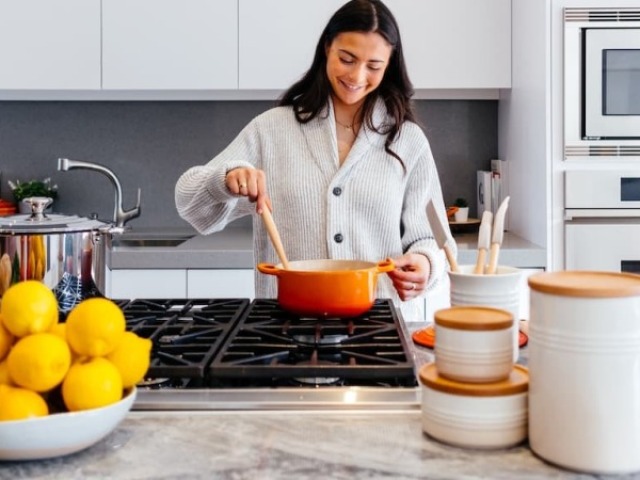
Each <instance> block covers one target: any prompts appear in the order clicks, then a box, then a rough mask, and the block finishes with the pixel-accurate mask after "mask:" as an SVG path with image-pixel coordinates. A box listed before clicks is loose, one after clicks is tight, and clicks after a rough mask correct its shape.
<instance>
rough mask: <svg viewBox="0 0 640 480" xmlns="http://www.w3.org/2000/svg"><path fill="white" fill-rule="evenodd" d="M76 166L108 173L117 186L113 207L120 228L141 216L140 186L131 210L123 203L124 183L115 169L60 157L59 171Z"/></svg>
mask: <svg viewBox="0 0 640 480" xmlns="http://www.w3.org/2000/svg"><path fill="white" fill-rule="evenodd" d="M74 168H84V169H87V170H94V171H96V172H99V173H102V174H103V175H106V176H107V178H109V180H111V183H112V184H113V186H114V187H115V190H116V191H115V206H114V209H113V221H114V223H115V226H116V227H118V228H124V225H125V223H126V222H128V221H129V220H131V219H133V218H136V217H139V216H140V213H141V209H140V195H141V190H140V189H139V188H138V200H137V203H136V206H135V207H133V208H131V209H129V210H126V211H125V210H124V207H123V205H122V203H123V201H122V185H121V184H120V180H119V179H118V177H117V176H116V174H115V173H113V171H111V170H110V169H108V168H107V167H105V166H104V165H100V164H98V163H90V162H82V161H78V160H69V159H68V158H59V159H58V170H59V171H63V172H66V171H69V170H72V169H74Z"/></svg>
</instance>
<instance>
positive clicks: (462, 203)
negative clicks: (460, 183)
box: [453, 197, 469, 208]
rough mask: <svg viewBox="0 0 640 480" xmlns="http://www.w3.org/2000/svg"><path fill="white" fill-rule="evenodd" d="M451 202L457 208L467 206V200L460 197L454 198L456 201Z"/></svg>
mask: <svg viewBox="0 0 640 480" xmlns="http://www.w3.org/2000/svg"><path fill="white" fill-rule="evenodd" d="M453 204H454V205H455V206H456V207H458V208H466V207H468V206H469V202H467V200H466V199H464V198H462V197H458V198H456V201H455V202H453Z"/></svg>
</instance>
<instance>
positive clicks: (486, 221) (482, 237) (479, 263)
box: [473, 210, 493, 275]
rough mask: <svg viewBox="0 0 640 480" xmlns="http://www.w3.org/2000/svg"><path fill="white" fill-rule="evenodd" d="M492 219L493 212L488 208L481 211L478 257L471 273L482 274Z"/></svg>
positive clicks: (489, 242) (488, 246)
mask: <svg viewBox="0 0 640 480" xmlns="http://www.w3.org/2000/svg"><path fill="white" fill-rule="evenodd" d="M492 221H493V213H491V212H490V211H489V210H485V211H484V212H482V220H481V221H480V231H479V232H478V259H477V260H476V268H475V269H474V270H473V273H476V274H478V275H482V274H483V273H484V265H485V262H486V258H487V252H488V251H489V248H490V246H491V222H492Z"/></svg>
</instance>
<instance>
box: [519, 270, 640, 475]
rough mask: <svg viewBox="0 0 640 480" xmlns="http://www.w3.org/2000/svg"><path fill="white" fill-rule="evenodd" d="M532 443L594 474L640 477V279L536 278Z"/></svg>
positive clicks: (547, 455)
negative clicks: (629, 473)
mask: <svg viewBox="0 0 640 480" xmlns="http://www.w3.org/2000/svg"><path fill="white" fill-rule="evenodd" d="M528 282H529V286H530V290H531V292H530V293H531V297H530V302H531V317H530V325H529V364H528V366H529V373H530V376H531V384H530V389H529V442H530V445H531V448H532V450H533V451H534V452H535V453H536V454H537V455H539V456H540V457H542V458H543V459H545V460H547V461H549V462H551V463H554V464H557V465H560V466H562V467H566V468H569V469H573V470H578V471H583V472H590V473H607V474H608V473H627V472H634V471H639V470H640V275H634V274H628V273H615V272H589V271H560V272H551V273H541V274H536V275H533V276H531V277H529V280H528Z"/></svg>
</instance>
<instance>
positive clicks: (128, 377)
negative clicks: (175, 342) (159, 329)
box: [106, 332, 152, 388]
mask: <svg viewBox="0 0 640 480" xmlns="http://www.w3.org/2000/svg"><path fill="white" fill-rule="evenodd" d="M151 345H152V342H151V340H149V339H148V338H141V337H139V336H138V335H136V334H135V333H133V332H125V334H124V336H123V337H122V341H121V342H120V345H118V347H117V348H116V349H115V350H114V351H113V352H111V353H110V354H109V355H107V357H106V358H107V360H109V361H111V363H113V364H114V365H115V366H116V368H117V369H118V371H119V372H120V375H121V376H122V385H123V386H124V387H125V388H126V387H132V386H134V385H135V384H136V383H138V382H139V381H140V380H142V379H143V378H144V375H145V373H147V370H148V369H149V363H150V361H151Z"/></svg>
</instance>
